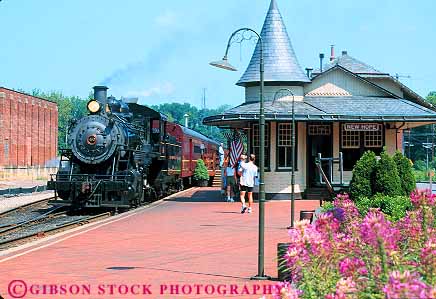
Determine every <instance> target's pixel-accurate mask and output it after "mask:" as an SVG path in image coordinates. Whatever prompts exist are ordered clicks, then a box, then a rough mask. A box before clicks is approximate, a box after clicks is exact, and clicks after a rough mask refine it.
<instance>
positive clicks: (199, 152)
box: [194, 145, 201, 154]
mask: <svg viewBox="0 0 436 299" xmlns="http://www.w3.org/2000/svg"><path fill="white" fill-rule="evenodd" d="M194 153H196V154H201V147H199V146H198V145H194Z"/></svg>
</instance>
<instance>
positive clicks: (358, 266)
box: [339, 257, 368, 277]
mask: <svg viewBox="0 0 436 299" xmlns="http://www.w3.org/2000/svg"><path fill="white" fill-rule="evenodd" d="M339 272H340V273H341V274H342V275H343V276H345V277H355V276H358V275H361V276H362V275H367V274H368V269H367V268H366V265H365V262H364V261H362V260H361V259H359V258H357V257H355V258H348V257H347V258H345V259H343V260H341V261H340V262H339Z"/></svg>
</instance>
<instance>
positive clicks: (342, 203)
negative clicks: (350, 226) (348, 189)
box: [334, 193, 360, 221]
mask: <svg viewBox="0 0 436 299" xmlns="http://www.w3.org/2000/svg"><path fill="white" fill-rule="evenodd" d="M334 206H335V207H337V208H341V209H342V210H344V214H345V220H346V221H350V220H354V219H356V218H358V217H359V215H360V214H359V210H358V209H357V207H356V205H355V203H354V202H353V201H352V200H351V199H350V196H349V195H348V194H346V193H345V194H339V195H337V196H336V198H335V201H334Z"/></svg>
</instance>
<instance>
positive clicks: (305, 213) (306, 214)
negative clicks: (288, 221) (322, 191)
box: [300, 210, 315, 223]
mask: <svg viewBox="0 0 436 299" xmlns="http://www.w3.org/2000/svg"><path fill="white" fill-rule="evenodd" d="M314 214H315V210H309V211H307V210H303V211H300V220H303V219H308V220H309V221H310V223H312V221H313V215H314Z"/></svg>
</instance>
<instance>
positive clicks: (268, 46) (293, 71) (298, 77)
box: [236, 0, 310, 86]
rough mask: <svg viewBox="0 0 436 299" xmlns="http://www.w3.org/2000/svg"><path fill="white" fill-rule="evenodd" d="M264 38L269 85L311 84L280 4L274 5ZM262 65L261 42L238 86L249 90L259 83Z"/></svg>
mask: <svg viewBox="0 0 436 299" xmlns="http://www.w3.org/2000/svg"><path fill="white" fill-rule="evenodd" d="M260 36H261V37H262V41H263V58H264V66H265V78H264V81H265V82H310V80H309V78H307V76H306V75H305V73H304V72H303V70H302V69H301V67H300V64H299V63H298V60H297V57H296V56H295V52H294V49H293V48H292V44H291V40H290V39H289V36H288V32H287V31H286V27H285V24H284V23H283V19H282V16H281V14H280V11H279V9H278V6H277V3H276V0H272V1H271V4H270V7H269V10H268V13H267V15H266V18H265V22H264V24H263V28H262V32H261V34H260ZM259 63H260V42H257V45H256V48H255V49H254V53H253V56H252V57H251V60H250V64H249V65H248V67H247V70H246V71H245V73H244V75H243V76H242V77H241V79H239V81H238V82H237V83H236V84H237V85H240V86H246V85H247V84H248V83H253V82H259V81H260V73H259Z"/></svg>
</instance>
